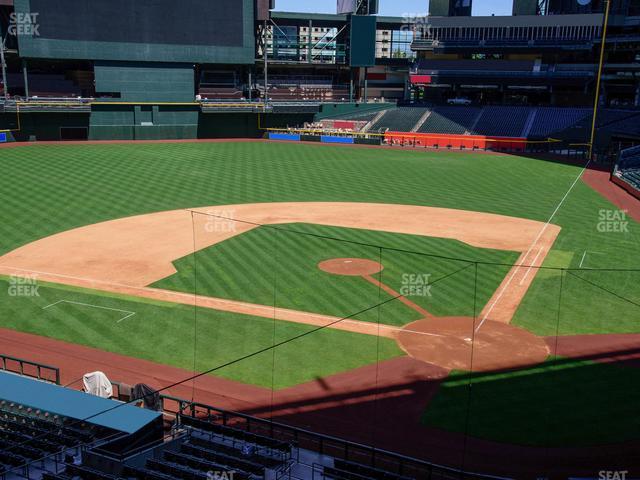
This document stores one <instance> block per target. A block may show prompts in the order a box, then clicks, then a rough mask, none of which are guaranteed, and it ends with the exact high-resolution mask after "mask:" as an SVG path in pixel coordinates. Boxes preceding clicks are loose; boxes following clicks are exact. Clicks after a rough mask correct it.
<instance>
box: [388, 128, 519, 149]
mask: <svg viewBox="0 0 640 480" xmlns="http://www.w3.org/2000/svg"><path fill="white" fill-rule="evenodd" d="M384 139H385V142H386V143H389V144H391V145H414V146H416V147H432V148H455V149H460V150H462V149H467V150H508V151H515V152H524V151H525V149H526V147H527V139H526V138H519V137H487V136H483V135H451V134H442V133H406V132H387V133H385V136H384Z"/></svg>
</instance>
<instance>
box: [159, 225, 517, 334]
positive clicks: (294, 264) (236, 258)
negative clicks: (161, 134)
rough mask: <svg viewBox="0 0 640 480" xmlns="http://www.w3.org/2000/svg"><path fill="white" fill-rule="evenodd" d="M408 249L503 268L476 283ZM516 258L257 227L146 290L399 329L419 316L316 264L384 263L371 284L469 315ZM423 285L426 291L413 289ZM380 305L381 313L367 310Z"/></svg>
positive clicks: (367, 236)
mask: <svg viewBox="0 0 640 480" xmlns="http://www.w3.org/2000/svg"><path fill="white" fill-rule="evenodd" d="M328 237H329V238H328ZM333 239H340V240H333ZM369 245H384V246H385V247H386V248H377V247H373V246H369ZM407 252H438V253H439V255H441V256H442V257H449V258H460V259H465V258H473V259H476V260H479V261H480V260H481V261H485V262H490V263H498V264H502V265H495V266H492V267H491V268H483V269H480V270H479V272H478V273H479V274H478V279H477V280H478V282H477V285H475V281H476V277H475V269H474V268H473V264H471V263H470V262H468V261H454V260H449V259H447V258H441V257H431V256H428V255H417V254H412V253H407ZM518 256H519V254H518V253H516V252H508V251H502V250H491V249H483V248H474V247H471V246H469V245H467V244H465V243H462V242H459V241H457V240H451V239H444V238H431V237H422V236H418V235H404V234H396V233H389V232H379V231H371V230H361V229H351V228H339V227H328V226H321V225H310V224H288V225H278V226H277V227H274V226H267V227H258V228H256V229H253V230H250V231H248V232H246V233H242V234H240V235H237V236H235V237H232V238H230V239H228V240H226V241H224V242H222V243H219V244H217V245H213V246H211V247H209V248H206V249H203V250H201V251H199V252H198V253H197V254H196V256H195V260H194V258H193V256H192V255H189V256H187V257H184V258H181V259H179V260H177V261H176V262H174V265H175V267H176V270H177V273H175V274H174V275H172V276H170V277H167V278H165V279H163V280H160V281H158V282H156V283H155V284H153V285H152V286H153V287H156V288H164V289H169V290H178V291H182V292H193V291H194V288H196V286H197V292H198V294H199V295H206V296H211V297H221V298H228V299H234V300H244V301H248V302H251V303H257V304H261V305H273V304H274V301H275V303H276V305H277V306H278V307H282V308H290V309H294V310H302V311H305V312H315V313H322V314H327V315H333V316H337V317H341V318H343V317H350V316H352V315H354V314H357V315H355V316H354V317H353V318H355V319H358V320H364V321H370V322H377V321H380V322H382V323H386V324H389V325H405V324H407V323H409V322H411V321H413V320H418V319H420V318H422V315H421V314H420V313H418V312H416V311H415V310H412V309H410V308H409V307H407V306H406V305H405V304H403V303H401V302H400V301H391V300H392V299H393V298H394V297H393V296H392V295H391V294H389V293H387V292H385V291H384V290H381V289H380V288H379V287H378V286H376V285H374V284H373V283H370V282H368V281H366V280H365V279H364V278H362V277H359V276H344V275H334V274H330V273H327V272H324V271H322V270H320V269H319V268H318V264H319V263H320V262H321V261H323V260H328V259H333V258H366V259H369V260H374V261H376V262H379V263H381V264H382V265H383V266H384V269H383V270H382V271H381V272H380V273H378V274H376V275H373V277H374V278H375V279H376V280H378V281H380V282H382V283H383V284H385V285H387V286H389V287H391V288H392V289H393V290H395V292H396V293H399V294H405V295H406V296H407V298H408V299H409V300H411V301H412V302H414V303H416V304H417V305H419V306H421V307H422V308H424V309H426V310H427V311H428V312H430V313H432V314H434V315H437V316H473V315H474V305H475V306H476V308H477V309H478V310H479V309H481V308H482V306H484V304H485V303H487V301H488V300H489V298H490V297H491V295H493V292H495V290H496V289H497V288H498V286H499V285H500V282H501V281H502V279H503V278H504V276H505V274H506V273H507V272H508V271H509V269H510V267H509V266H508V265H510V264H512V263H514V262H515V261H516V260H517V259H518ZM194 261H195V262H196V263H195V264H194ZM420 276H426V277H420ZM425 279H426V280H425ZM422 283H425V288H416V287H422ZM405 292H406V293H405ZM381 303H384V307H383V308H382V309H381V310H378V309H371V310H368V308H370V307H371V306H374V305H377V304H381ZM359 312H362V313H359Z"/></svg>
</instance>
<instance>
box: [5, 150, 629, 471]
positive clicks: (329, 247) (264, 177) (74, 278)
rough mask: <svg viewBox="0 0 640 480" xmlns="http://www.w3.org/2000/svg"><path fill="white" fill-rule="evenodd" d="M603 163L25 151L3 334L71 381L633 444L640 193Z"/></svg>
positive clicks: (420, 449) (534, 446)
mask: <svg viewBox="0 0 640 480" xmlns="http://www.w3.org/2000/svg"><path fill="white" fill-rule="evenodd" d="M583 167H584V165H573V164H569V163H563V162H559V161H552V160H542V159H533V158H527V157H524V156H515V155H502V154H487V153H470V152H457V153H456V152H433V151H415V150H414V151H412V150H411V149H393V148H387V149H381V148H364V147H363V148H359V147H339V146H335V147H334V146H315V145H308V144H287V143H279V142H271V143H268V142H262V141H258V142H233V141H228V142H201V143H141V144H130V143H121V144H119V143H104V144H84V145H77V144H69V145H64V144H59V145H31V146H20V147H2V148H0V168H1V171H2V175H0V191H2V192H3V202H2V207H1V211H2V225H1V233H2V235H0V275H1V276H0V295H1V296H2V302H1V303H0V327H1V328H2V330H1V331H2V334H3V335H2V337H3V338H2V340H0V351H3V352H6V353H11V354H14V355H15V356H18V357H24V356H27V358H32V357H36V358H37V359H38V360H40V361H43V362H45V363H48V364H54V365H58V366H60V367H61V368H62V369H63V380H64V381H65V382H66V383H73V382H74V381H76V379H77V378H79V377H80V376H81V375H82V373H84V372H86V371H90V370H98V369H99V370H103V371H104V372H105V373H107V375H108V376H109V377H110V378H112V379H113V380H119V381H126V382H132V383H137V381H140V379H142V380H144V381H145V383H149V384H150V385H152V386H154V387H155V388H163V387H165V386H166V385H168V384H170V383H173V382H174V381H175V380H176V379H181V378H187V377H189V376H190V375H192V374H193V373H194V372H207V373H206V375H204V376H202V377H199V378H198V380H197V381H193V382H188V383H186V384H184V385H180V386H174V387H172V388H171V391H170V392H168V393H171V394H174V395H176V396H181V397H188V398H192V397H193V398H195V399H197V400H200V401H203V402H207V403H213V404H216V405H218V406H222V407H225V408H231V409H237V410H242V411H245V412H248V413H252V414H258V415H263V416H270V417H271V418H274V419H278V420H279V421H283V422H291V423H295V424H297V425H301V426H304V427H305V428H316V429H320V430H324V431H325V432H326V433H332V434H336V435H338V434H342V435H346V436H348V437H350V438H352V439H354V440H356V441H361V442H365V443H373V444H376V445H378V446H381V447H382V448H388V449H394V448H395V449H396V450H401V451H403V453H407V454H411V455H419V456H421V457H424V458H427V459H436V460H440V459H443V461H446V462H448V463H451V462H453V463H460V462H462V463H464V465H462V466H469V465H474V466H475V465H477V466H483V465H484V464H489V463H491V462H495V461H496V459H497V458H500V457H502V458H504V457H505V456H507V457H511V456H513V457H514V458H519V459H520V460H519V461H521V462H522V464H523V465H535V464H536V462H539V461H540V455H541V453H540V452H544V459H545V461H553V460H554V459H558V458H562V459H563V461H567V462H569V461H570V460H567V459H570V458H571V456H572V455H574V454H575V458H576V460H575V461H576V462H580V461H581V459H582V460H584V458H592V459H595V460H596V461H602V458H607V459H611V461H612V462H614V461H616V459H617V458H626V453H625V452H627V450H625V449H628V448H637V445H638V444H639V443H640V434H639V432H640V416H639V415H638V414H637V405H638V404H640V389H638V388H633V387H631V386H632V385H638V384H639V383H640V369H639V367H640V261H639V260H638V259H639V258H640V224H639V223H638V220H639V219H640V204H634V203H632V202H635V201H634V200H630V199H628V198H626V197H624V198H623V197H622V193H620V192H617V191H616V190H615V188H616V187H615V186H611V187H610V186H609V185H608V174H607V173H606V172H603V171H599V170H598V169H594V168H592V166H590V168H588V169H586V170H584V168H583ZM463 450H464V454H462V456H460V455H461V454H460V453H459V452H461V451H463ZM612 452H616V454H615V455H614V454H613V453H612ZM599 454H601V455H602V456H600V457H599V456H598V455H599ZM616 455H618V456H616ZM461 458H462V460H460V459H461ZM571 461H572V460H571ZM474 462H475V463H474ZM478 468H480V467H478Z"/></svg>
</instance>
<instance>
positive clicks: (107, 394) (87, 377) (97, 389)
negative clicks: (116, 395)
mask: <svg viewBox="0 0 640 480" xmlns="http://www.w3.org/2000/svg"><path fill="white" fill-rule="evenodd" d="M82 383H84V391H85V392H87V393H89V394H91V395H95V396H97V397H101V398H111V396H112V395H113V389H112V387H111V382H110V381H109V379H108V378H107V376H106V375H105V374H104V373H102V372H92V373H86V374H84V375H83V376H82Z"/></svg>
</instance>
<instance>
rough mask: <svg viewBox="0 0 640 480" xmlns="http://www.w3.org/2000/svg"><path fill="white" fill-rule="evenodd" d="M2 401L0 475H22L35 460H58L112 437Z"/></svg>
mask: <svg viewBox="0 0 640 480" xmlns="http://www.w3.org/2000/svg"><path fill="white" fill-rule="evenodd" d="M70 423H71V422H70V421H69V420H67V419H66V418H60V417H58V416H56V415H49V414H48V413H47V412H41V411H33V410H32V409H29V408H24V407H23V406H22V405H16V404H13V403H8V402H6V401H4V400H2V401H0V471H2V472H4V471H6V470H11V469H17V470H18V471H21V470H23V469H24V468H25V466H26V465H28V464H30V463H31V462H33V461H34V460H39V461H40V462H39V463H40V465H41V466H42V467H43V468H44V467H45V466H46V465H45V464H46V462H44V461H43V460H42V459H49V458H53V459H58V458H59V457H61V456H63V455H65V454H67V453H69V452H70V451H71V452H73V451H75V450H76V449H77V448H78V447H79V446H81V445H86V444H89V443H92V442H94V441H96V440H98V439H100V438H105V437H106V436H108V435H109V434H110V432H109V431H108V430H107V429H100V428H97V427H95V426H93V425H88V424H77V423H74V424H73V425H70Z"/></svg>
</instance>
